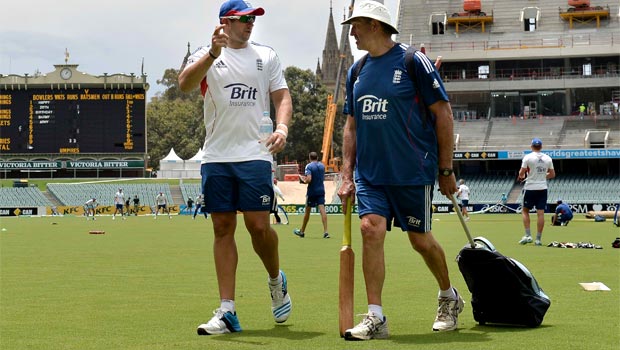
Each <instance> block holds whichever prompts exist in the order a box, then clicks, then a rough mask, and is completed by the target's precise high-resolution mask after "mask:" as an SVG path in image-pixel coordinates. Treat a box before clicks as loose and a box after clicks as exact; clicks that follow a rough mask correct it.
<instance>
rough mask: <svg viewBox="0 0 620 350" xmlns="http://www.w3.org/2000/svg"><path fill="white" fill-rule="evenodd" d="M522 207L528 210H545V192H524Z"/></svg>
mask: <svg viewBox="0 0 620 350" xmlns="http://www.w3.org/2000/svg"><path fill="white" fill-rule="evenodd" d="M523 207H525V208H528V209H533V208H534V207H536V210H545V208H546V207H547V190H525V194H524V195H523Z"/></svg>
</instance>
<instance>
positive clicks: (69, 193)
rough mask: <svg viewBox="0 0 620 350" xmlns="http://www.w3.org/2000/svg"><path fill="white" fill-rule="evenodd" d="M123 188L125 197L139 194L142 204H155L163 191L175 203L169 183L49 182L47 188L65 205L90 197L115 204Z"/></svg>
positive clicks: (103, 203) (83, 200)
mask: <svg viewBox="0 0 620 350" xmlns="http://www.w3.org/2000/svg"><path fill="white" fill-rule="evenodd" d="M119 188H122V189H123V193H124V194H125V196H126V197H125V199H127V198H133V197H134V196H135V195H138V198H140V204H141V205H148V206H153V205H155V196H157V194H158V193H159V192H163V193H164V194H165V195H166V197H167V198H168V203H169V204H175V203H174V201H173V199H172V194H171V193H170V186H169V185H168V184H167V183H153V184H140V183H136V184H127V183H124V184H93V183H77V184H67V183H49V184H47V190H48V191H49V192H50V193H52V194H53V195H54V196H55V197H56V198H57V199H58V200H59V201H60V202H61V203H62V204H63V205H83V204H84V202H86V201H87V200H88V199H89V198H93V197H94V198H96V199H97V201H98V202H99V204H100V205H113V204H114V194H115V193H116V192H117V191H118V189H119Z"/></svg>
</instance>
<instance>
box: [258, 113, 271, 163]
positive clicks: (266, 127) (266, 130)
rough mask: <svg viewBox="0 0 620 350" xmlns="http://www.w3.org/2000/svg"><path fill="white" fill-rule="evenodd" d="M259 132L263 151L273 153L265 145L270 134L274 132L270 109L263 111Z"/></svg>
mask: <svg viewBox="0 0 620 350" xmlns="http://www.w3.org/2000/svg"><path fill="white" fill-rule="evenodd" d="M258 134H259V137H260V141H261V153H264V154H271V153H270V152H269V149H268V148H267V146H266V145H265V142H266V141H267V139H268V138H269V136H271V134H273V122H272V121H271V118H270V117H269V111H264V112H263V117H262V118H261V120H260V123H259V124H258Z"/></svg>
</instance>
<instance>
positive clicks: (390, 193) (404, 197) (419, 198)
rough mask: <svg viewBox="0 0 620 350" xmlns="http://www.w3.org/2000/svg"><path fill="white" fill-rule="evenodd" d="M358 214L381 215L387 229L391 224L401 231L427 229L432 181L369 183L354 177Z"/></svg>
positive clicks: (430, 219) (430, 213)
mask: <svg viewBox="0 0 620 350" xmlns="http://www.w3.org/2000/svg"><path fill="white" fill-rule="evenodd" d="M355 186H356V193H357V200H358V205H357V209H358V212H359V216H360V217H362V216H364V215H366V214H377V215H381V216H383V217H384V218H386V220H387V227H386V229H387V230H388V231H390V230H391V225H392V220H394V226H396V227H400V228H401V229H402V230H403V231H411V232H429V231H430V230H431V223H432V213H433V210H432V206H433V204H432V201H433V187H434V186H433V185H421V186H373V185H370V184H368V183H366V182H365V181H363V180H359V179H356V180H355Z"/></svg>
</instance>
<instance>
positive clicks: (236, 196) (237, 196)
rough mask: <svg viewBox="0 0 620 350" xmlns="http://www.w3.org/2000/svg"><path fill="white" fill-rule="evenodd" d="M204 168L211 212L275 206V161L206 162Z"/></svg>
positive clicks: (205, 193)
mask: <svg viewBox="0 0 620 350" xmlns="http://www.w3.org/2000/svg"><path fill="white" fill-rule="evenodd" d="M202 168H203V169H201V174H203V175H202V176H203V179H205V181H204V195H205V208H206V211H207V212H209V213H224V212H231V211H233V212H234V211H237V210H240V211H269V210H270V209H271V206H272V202H273V200H274V192H273V182H272V180H271V163H269V162H266V161H264V160H253V161H247V162H237V163H205V164H203V165H202ZM206 174H208V175H209V176H206Z"/></svg>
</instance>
